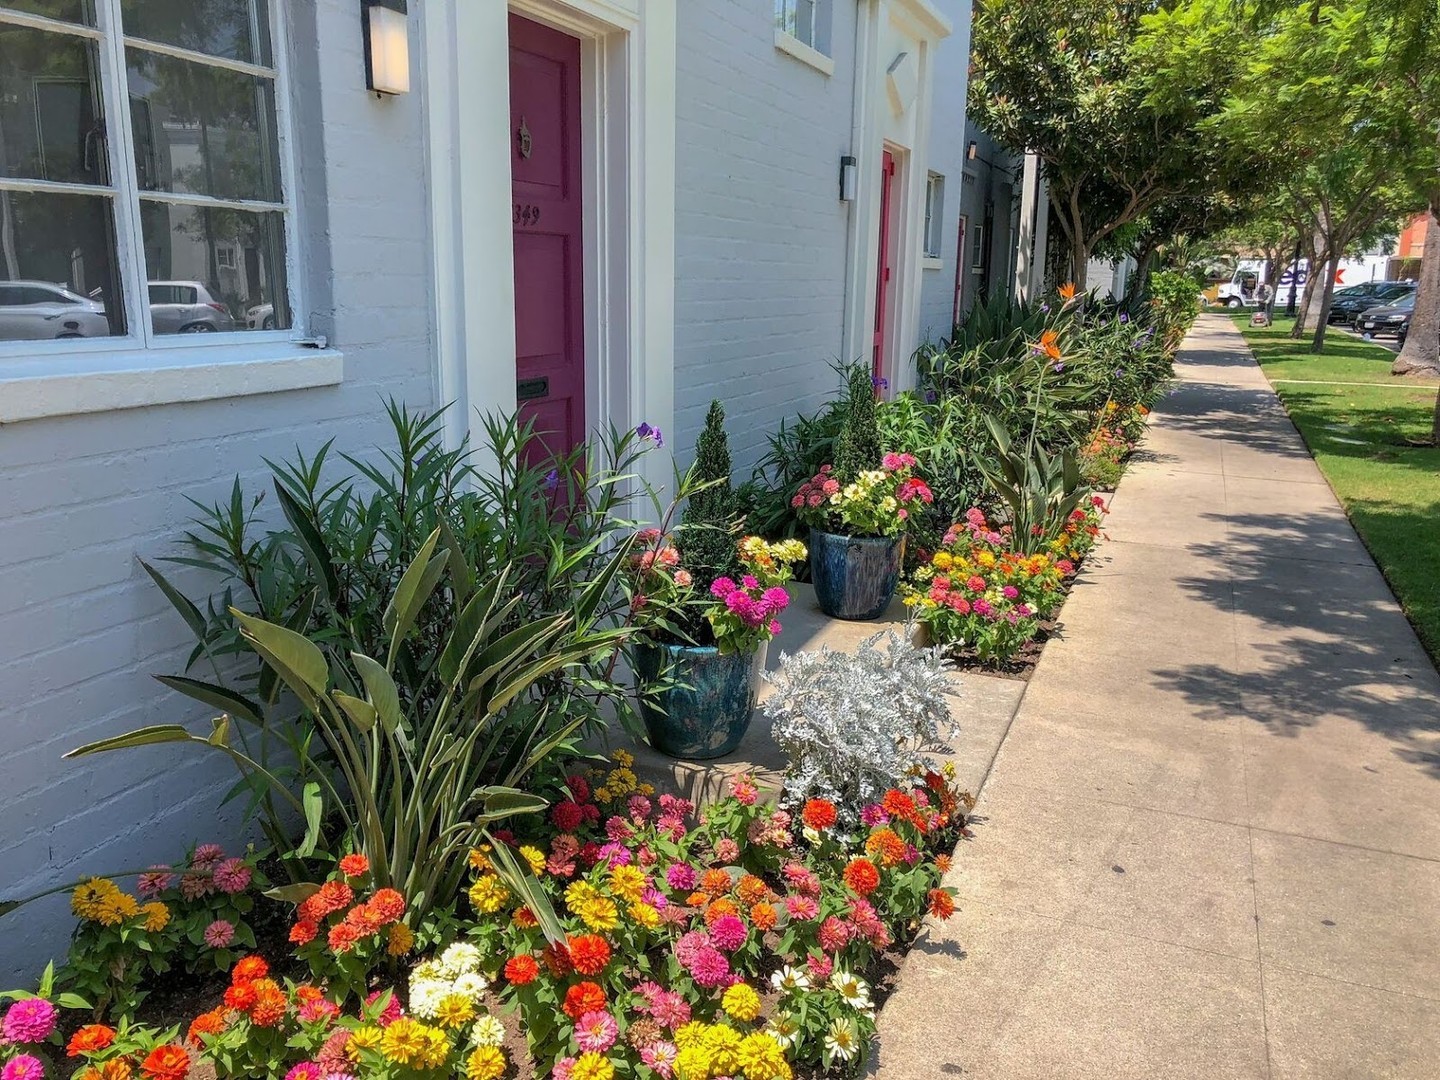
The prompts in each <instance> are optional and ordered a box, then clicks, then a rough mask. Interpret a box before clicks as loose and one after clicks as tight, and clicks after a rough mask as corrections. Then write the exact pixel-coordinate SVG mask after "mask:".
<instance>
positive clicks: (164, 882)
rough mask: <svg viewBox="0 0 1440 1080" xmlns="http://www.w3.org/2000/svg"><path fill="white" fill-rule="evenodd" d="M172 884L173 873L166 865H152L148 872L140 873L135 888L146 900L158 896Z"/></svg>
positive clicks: (173, 880) (173, 879)
mask: <svg viewBox="0 0 1440 1080" xmlns="http://www.w3.org/2000/svg"><path fill="white" fill-rule="evenodd" d="M173 884H175V875H174V874H172V873H171V872H170V868H169V867H168V866H163V865H160V866H152V867H151V868H150V872H149V873H147V874H141V875H140V880H139V881H138V882H137V884H136V890H137V891H138V892H139V893H140V895H141V896H143V897H145V898H146V899H147V900H148V899H150V898H151V897H155V896H159V895H160V894H161V893H162V892H164V891H165V890H166V889H168V888H170V886H171V885H173Z"/></svg>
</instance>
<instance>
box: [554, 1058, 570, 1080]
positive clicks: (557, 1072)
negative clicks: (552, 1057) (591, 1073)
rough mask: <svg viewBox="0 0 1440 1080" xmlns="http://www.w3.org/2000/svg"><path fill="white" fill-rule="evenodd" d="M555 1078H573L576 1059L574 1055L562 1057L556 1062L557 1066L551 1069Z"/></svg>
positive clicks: (564, 1079) (566, 1079) (561, 1079)
mask: <svg viewBox="0 0 1440 1080" xmlns="http://www.w3.org/2000/svg"><path fill="white" fill-rule="evenodd" d="M550 1075H551V1076H553V1077H554V1078H555V1080H573V1077H574V1075H575V1059H574V1058H573V1057H567V1058H561V1059H560V1060H559V1061H557V1062H555V1068H554V1069H552V1070H551V1071H550Z"/></svg>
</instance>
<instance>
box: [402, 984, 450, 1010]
mask: <svg viewBox="0 0 1440 1080" xmlns="http://www.w3.org/2000/svg"><path fill="white" fill-rule="evenodd" d="M453 992H454V991H453V989H452V988H451V986H450V984H449V983H448V982H441V981H440V980H439V979H416V978H412V979H411V980H410V1011H411V1012H412V1013H414V1014H415V1015H416V1016H418V1017H421V1018H422V1019H425V1020H434V1019H435V1017H436V1016H437V1015H438V1014H439V1011H440V1002H441V1001H443V1000H444V999H445V997H446V995H448V994H451V993H453Z"/></svg>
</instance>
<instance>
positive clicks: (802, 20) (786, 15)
mask: <svg viewBox="0 0 1440 1080" xmlns="http://www.w3.org/2000/svg"><path fill="white" fill-rule="evenodd" d="M775 27H776V29H778V30H782V31H784V32H785V33H787V34H789V35H790V36H791V37H793V38H795V39H796V40H797V41H799V42H801V43H803V44H805V45H808V46H810V48H812V49H814V50H815V51H817V52H820V53H824V54H825V55H826V56H828V55H829V54H830V0H775Z"/></svg>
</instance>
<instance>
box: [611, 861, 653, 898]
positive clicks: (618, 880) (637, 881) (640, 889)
mask: <svg viewBox="0 0 1440 1080" xmlns="http://www.w3.org/2000/svg"><path fill="white" fill-rule="evenodd" d="M610 888H611V890H612V891H613V892H614V893H615V895H616V896H618V897H620V899H622V900H628V901H629V902H630V903H632V904H634V903H638V902H639V900H640V897H641V895H642V894H643V893H644V892H645V872H644V871H643V870H641V869H640V868H639V867H638V866H616V867H612V868H611V870H610Z"/></svg>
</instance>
